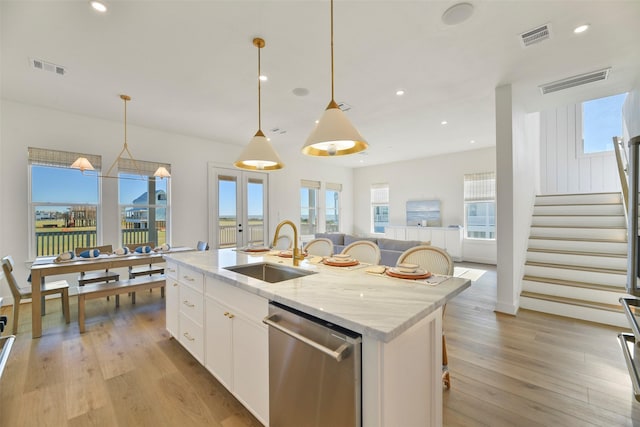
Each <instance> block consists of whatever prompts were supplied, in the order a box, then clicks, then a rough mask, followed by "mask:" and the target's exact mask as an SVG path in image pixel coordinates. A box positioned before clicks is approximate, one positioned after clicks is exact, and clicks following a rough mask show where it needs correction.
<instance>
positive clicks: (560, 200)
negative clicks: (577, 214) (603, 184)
mask: <svg viewBox="0 0 640 427" xmlns="http://www.w3.org/2000/svg"><path fill="white" fill-rule="evenodd" d="M621 200H622V197H621V195H620V193H597V194H559V195H553V196H537V197H536V202H535V204H536V205H537V206H540V205H571V204H583V205H585V204H593V205H595V204H602V203H621Z"/></svg>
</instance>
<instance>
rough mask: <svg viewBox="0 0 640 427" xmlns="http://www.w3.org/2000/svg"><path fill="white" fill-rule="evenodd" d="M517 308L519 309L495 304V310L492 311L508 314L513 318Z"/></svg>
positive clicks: (513, 305) (514, 305) (511, 305)
mask: <svg viewBox="0 0 640 427" xmlns="http://www.w3.org/2000/svg"><path fill="white" fill-rule="evenodd" d="M518 308H520V307H519V306H518V305H516V304H505V303H501V302H497V303H496V308H495V310H494V311H497V312H498V313H504V314H510V315H512V316H515V315H516V314H518Z"/></svg>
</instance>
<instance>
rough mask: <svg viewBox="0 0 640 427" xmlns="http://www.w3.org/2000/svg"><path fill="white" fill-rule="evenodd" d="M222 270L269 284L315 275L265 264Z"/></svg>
mask: <svg viewBox="0 0 640 427" xmlns="http://www.w3.org/2000/svg"><path fill="white" fill-rule="evenodd" d="M224 269H225V270H229V271H234V272H236V273H239V274H243V275H245V276H249V277H253V278H254V279H258V280H263V281H265V282H269V283H278V282H284V281H285V280H291V279H296V278H298V277H304V276H308V275H310V274H316V272H315V271H306V270H301V269H298V268H293V267H287V266H284V265H276V264H270V263H266V262H261V263H258V264H248V265H236V266H233V267H225V268H224Z"/></svg>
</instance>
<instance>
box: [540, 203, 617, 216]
mask: <svg viewBox="0 0 640 427" xmlns="http://www.w3.org/2000/svg"><path fill="white" fill-rule="evenodd" d="M533 214H534V215H622V216H624V208H623V207H622V205H621V204H615V205H541V206H534V207H533Z"/></svg>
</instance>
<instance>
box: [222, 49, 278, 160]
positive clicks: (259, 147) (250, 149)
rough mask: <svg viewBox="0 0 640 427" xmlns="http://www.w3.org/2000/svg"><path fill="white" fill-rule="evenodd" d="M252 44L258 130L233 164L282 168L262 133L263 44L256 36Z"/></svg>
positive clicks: (276, 155)
mask: <svg viewBox="0 0 640 427" xmlns="http://www.w3.org/2000/svg"><path fill="white" fill-rule="evenodd" d="M253 45H254V46H255V47H257V48H258V131H257V132H256V134H255V135H254V137H253V138H251V141H249V144H248V145H247V146H246V147H245V149H244V150H243V151H242V153H241V154H240V157H238V160H236V162H235V163H234V166H235V167H237V168H240V169H247V170H254V171H255V170H259V171H272V170H277V169H282V168H283V167H284V164H283V163H282V161H281V160H280V157H278V154H277V153H276V151H275V150H274V149H273V146H272V145H271V143H270V142H269V141H268V140H267V138H266V137H265V136H264V133H262V127H261V126H262V122H261V107H260V101H261V97H260V49H262V48H263V47H264V46H265V42H264V40H263V39H261V38H258V37H256V38H255V39H253Z"/></svg>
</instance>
